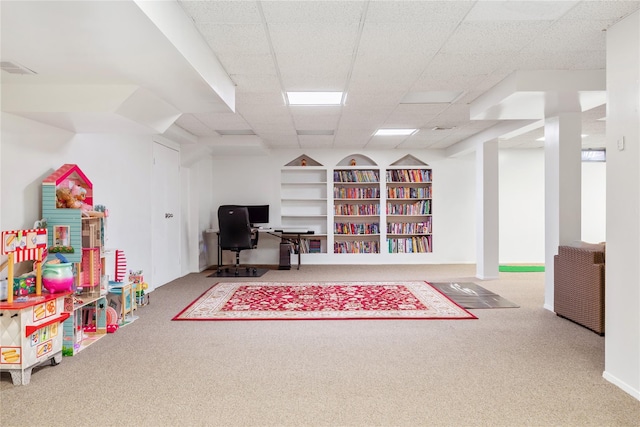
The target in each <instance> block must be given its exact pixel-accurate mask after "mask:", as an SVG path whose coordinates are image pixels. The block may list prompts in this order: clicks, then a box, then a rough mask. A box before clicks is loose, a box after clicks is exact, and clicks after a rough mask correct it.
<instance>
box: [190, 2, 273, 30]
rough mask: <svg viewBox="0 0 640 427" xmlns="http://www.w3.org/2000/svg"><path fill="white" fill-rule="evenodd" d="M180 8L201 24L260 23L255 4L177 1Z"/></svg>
mask: <svg viewBox="0 0 640 427" xmlns="http://www.w3.org/2000/svg"><path fill="white" fill-rule="evenodd" d="M179 3H180V5H181V6H182V8H183V9H184V10H185V11H186V12H187V14H189V15H190V16H193V17H195V18H194V20H195V21H196V24H198V23H202V22H213V23H215V22H218V23H235V24H242V23H244V24H251V23H254V24H258V23H260V22H261V17H260V13H259V11H258V3H257V2H249V1H221V0H216V1H191V0H187V1H185V0H179Z"/></svg>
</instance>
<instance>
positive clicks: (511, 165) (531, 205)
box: [499, 148, 607, 264]
mask: <svg viewBox="0 0 640 427" xmlns="http://www.w3.org/2000/svg"><path fill="white" fill-rule="evenodd" d="M499 157H500V160H499V161H500V264H527V263H531V264H544V203H545V202H544V151H543V149H542V148H540V149H506V150H500V153H499ZM606 169H607V166H606V163H588V162H583V163H582V237H581V239H582V240H584V241H587V242H592V243H596V242H604V241H606Z"/></svg>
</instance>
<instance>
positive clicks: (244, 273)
mask: <svg viewBox="0 0 640 427" xmlns="http://www.w3.org/2000/svg"><path fill="white" fill-rule="evenodd" d="M267 271H269V269H268V268H257V267H249V269H248V270H247V269H246V268H245V267H240V268H239V269H238V274H237V275H236V268H235V267H224V268H221V269H220V271H217V270H216V271H214V272H213V274H210V275H208V276H207V277H260V276H262V275H264V274H265V273H266V272H267Z"/></svg>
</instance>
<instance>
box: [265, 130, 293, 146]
mask: <svg viewBox="0 0 640 427" xmlns="http://www.w3.org/2000/svg"><path fill="white" fill-rule="evenodd" d="M260 137H261V138H263V140H264V141H265V143H266V144H268V145H269V146H270V147H274V148H299V147H300V144H299V143H298V137H297V136H287V135H283V134H280V133H271V134H269V133H264V134H262V133H261V134H260Z"/></svg>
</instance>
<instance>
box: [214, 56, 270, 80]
mask: <svg viewBox="0 0 640 427" xmlns="http://www.w3.org/2000/svg"><path fill="white" fill-rule="evenodd" d="M217 57H218V60H219V61H220V62H221V63H222V65H223V66H224V69H225V70H226V71H227V73H228V74H245V75H260V74H269V75H274V76H275V75H276V74H277V73H276V67H275V64H274V63H273V57H272V56H271V55H270V54H268V53H258V54H239V53H218V54H217Z"/></svg>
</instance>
